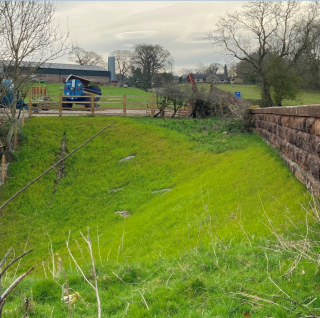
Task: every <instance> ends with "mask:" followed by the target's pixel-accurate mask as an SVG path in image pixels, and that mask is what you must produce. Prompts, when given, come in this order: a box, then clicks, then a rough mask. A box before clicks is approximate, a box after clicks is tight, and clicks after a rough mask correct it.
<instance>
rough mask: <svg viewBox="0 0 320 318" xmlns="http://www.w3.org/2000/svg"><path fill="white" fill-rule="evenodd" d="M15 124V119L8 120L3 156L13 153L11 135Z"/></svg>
mask: <svg viewBox="0 0 320 318" xmlns="http://www.w3.org/2000/svg"><path fill="white" fill-rule="evenodd" d="M16 124H17V120H16V119H15V118H12V119H11V120H10V127H9V131H8V134H7V139H6V151H5V154H9V153H10V154H12V153H13V142H12V138H13V134H14V126H16Z"/></svg>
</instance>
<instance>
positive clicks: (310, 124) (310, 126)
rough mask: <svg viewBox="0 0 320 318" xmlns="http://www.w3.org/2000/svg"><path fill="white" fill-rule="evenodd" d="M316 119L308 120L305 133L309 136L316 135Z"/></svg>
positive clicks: (310, 118) (309, 118)
mask: <svg viewBox="0 0 320 318" xmlns="http://www.w3.org/2000/svg"><path fill="white" fill-rule="evenodd" d="M315 121H316V119H315V118H312V117H308V118H307V119H306V127H305V132H306V133H307V134H311V135H314V134H315V131H314V126H315V125H314V123H315Z"/></svg>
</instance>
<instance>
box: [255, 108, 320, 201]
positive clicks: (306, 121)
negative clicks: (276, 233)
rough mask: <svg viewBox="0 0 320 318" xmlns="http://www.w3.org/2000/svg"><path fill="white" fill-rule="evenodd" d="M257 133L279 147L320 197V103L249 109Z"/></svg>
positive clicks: (310, 188) (294, 170)
mask: <svg viewBox="0 0 320 318" xmlns="http://www.w3.org/2000/svg"><path fill="white" fill-rule="evenodd" d="M249 113H250V117H251V119H252V122H253V126H254V128H255V132H256V133H258V134H259V135H261V136H262V137H263V138H265V139H266V140H267V141H268V142H270V143H271V144H273V145H275V146H276V147H278V148H279V149H280V150H281V152H282V156H281V157H282V159H283V160H284V161H285V162H286V164H287V166H288V167H289V168H290V169H291V171H292V172H293V173H294V174H295V176H296V177H297V178H298V179H299V180H300V181H301V182H302V183H303V184H305V185H306V187H307V188H308V189H309V191H310V192H312V193H313V194H314V195H317V196H320V105H308V106H294V107H270V108H257V109H251V110H249Z"/></svg>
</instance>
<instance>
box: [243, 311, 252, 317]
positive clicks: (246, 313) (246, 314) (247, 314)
mask: <svg viewBox="0 0 320 318" xmlns="http://www.w3.org/2000/svg"><path fill="white" fill-rule="evenodd" d="M243 315H244V316H245V317H251V316H250V314H249V313H248V312H245V313H243Z"/></svg>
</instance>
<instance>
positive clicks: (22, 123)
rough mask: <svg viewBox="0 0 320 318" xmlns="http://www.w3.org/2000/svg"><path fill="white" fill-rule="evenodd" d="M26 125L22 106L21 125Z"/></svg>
mask: <svg viewBox="0 0 320 318" xmlns="http://www.w3.org/2000/svg"><path fill="white" fill-rule="evenodd" d="M23 126H24V108H22V122H21V127H23Z"/></svg>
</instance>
